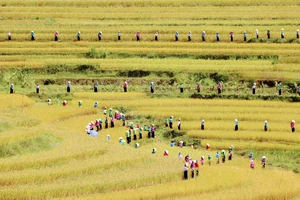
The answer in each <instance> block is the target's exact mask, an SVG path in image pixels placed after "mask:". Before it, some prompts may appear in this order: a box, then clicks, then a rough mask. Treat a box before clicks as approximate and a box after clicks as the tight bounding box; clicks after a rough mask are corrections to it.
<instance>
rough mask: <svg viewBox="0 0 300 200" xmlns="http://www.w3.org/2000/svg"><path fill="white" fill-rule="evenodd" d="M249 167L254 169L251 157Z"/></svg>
mask: <svg viewBox="0 0 300 200" xmlns="http://www.w3.org/2000/svg"><path fill="white" fill-rule="evenodd" d="M250 168H251V169H254V160H253V159H251V160H250Z"/></svg>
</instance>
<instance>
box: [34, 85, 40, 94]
mask: <svg viewBox="0 0 300 200" xmlns="http://www.w3.org/2000/svg"><path fill="white" fill-rule="evenodd" d="M35 91H36V93H37V94H39V93H40V86H39V84H36V86H35Z"/></svg>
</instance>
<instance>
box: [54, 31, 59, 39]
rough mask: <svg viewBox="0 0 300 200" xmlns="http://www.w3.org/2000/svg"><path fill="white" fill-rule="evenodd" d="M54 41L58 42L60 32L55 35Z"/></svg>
mask: <svg viewBox="0 0 300 200" xmlns="http://www.w3.org/2000/svg"><path fill="white" fill-rule="evenodd" d="M54 41H58V31H56V32H55V33H54Z"/></svg>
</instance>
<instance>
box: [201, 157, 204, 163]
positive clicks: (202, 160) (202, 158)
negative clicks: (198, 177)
mask: <svg viewBox="0 0 300 200" xmlns="http://www.w3.org/2000/svg"><path fill="white" fill-rule="evenodd" d="M200 162H201V165H204V156H201V157H200Z"/></svg>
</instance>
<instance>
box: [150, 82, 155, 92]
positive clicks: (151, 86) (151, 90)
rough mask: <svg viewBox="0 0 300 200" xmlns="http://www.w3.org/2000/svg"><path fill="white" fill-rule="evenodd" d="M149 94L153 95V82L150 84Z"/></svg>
mask: <svg viewBox="0 0 300 200" xmlns="http://www.w3.org/2000/svg"><path fill="white" fill-rule="evenodd" d="M150 92H151V93H154V83H153V82H151V83H150Z"/></svg>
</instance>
